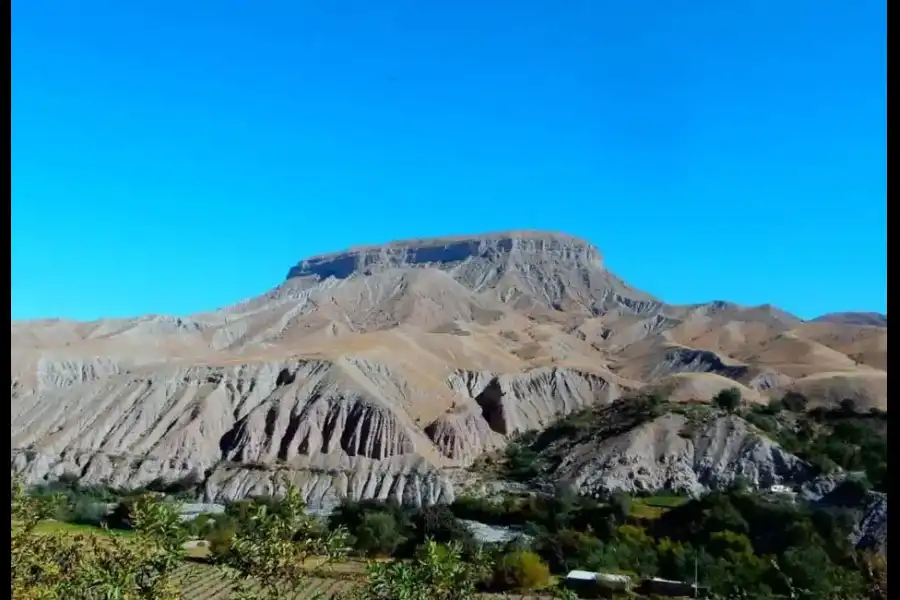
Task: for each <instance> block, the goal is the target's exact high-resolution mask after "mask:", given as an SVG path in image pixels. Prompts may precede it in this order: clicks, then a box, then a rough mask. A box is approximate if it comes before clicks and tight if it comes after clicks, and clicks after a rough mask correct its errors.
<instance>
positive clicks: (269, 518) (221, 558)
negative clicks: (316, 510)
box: [213, 481, 346, 600]
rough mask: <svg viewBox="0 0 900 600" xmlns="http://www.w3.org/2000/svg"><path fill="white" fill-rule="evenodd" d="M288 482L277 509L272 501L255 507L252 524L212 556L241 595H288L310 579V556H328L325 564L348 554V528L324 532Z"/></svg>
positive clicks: (247, 599) (246, 597)
mask: <svg viewBox="0 0 900 600" xmlns="http://www.w3.org/2000/svg"><path fill="white" fill-rule="evenodd" d="M284 483H285V487H286V488H287V490H286V493H285V497H284V499H283V500H282V501H281V502H280V503H279V505H278V508H273V507H272V506H270V505H269V504H268V503H264V504H263V503H261V504H257V505H254V506H253V507H251V508H250V510H249V515H248V518H249V523H250V526H249V527H246V528H242V529H240V530H239V531H238V532H237V533H236V534H235V535H234V537H232V538H231V540H230V543H229V544H228V546H227V547H225V548H224V549H222V550H220V551H219V552H218V553H216V554H214V556H213V559H214V562H215V563H216V564H217V565H218V566H219V567H220V568H221V569H222V570H223V571H224V572H225V574H226V576H228V577H230V578H231V579H232V580H233V581H234V582H235V586H236V595H237V597H238V598H239V599H240V600H250V599H253V598H259V597H260V596H258V595H257V594H256V593H255V592H254V589H256V588H261V589H263V590H264V591H265V593H266V594H267V595H268V596H269V597H270V598H280V597H284V596H287V595H289V593H290V592H292V591H295V590H296V589H297V588H298V587H299V586H300V585H301V584H302V582H303V581H304V580H306V579H307V578H308V576H309V573H310V564H309V563H310V561H311V560H312V559H316V560H318V559H319V558H324V559H325V563H323V564H327V563H328V562H330V561H332V560H334V559H337V558H339V557H341V556H343V555H345V553H346V533H345V532H344V531H343V530H342V529H340V528H338V529H336V530H334V531H332V532H330V533H328V534H327V535H322V534H321V531H320V530H319V528H318V527H317V526H316V523H315V521H314V519H313V517H310V516H309V515H307V514H306V513H305V511H304V504H303V500H302V499H301V497H300V492H299V490H298V489H297V488H296V487H295V486H293V485H292V484H290V482H288V481H285V482H284ZM317 566H322V565H321V564H317Z"/></svg>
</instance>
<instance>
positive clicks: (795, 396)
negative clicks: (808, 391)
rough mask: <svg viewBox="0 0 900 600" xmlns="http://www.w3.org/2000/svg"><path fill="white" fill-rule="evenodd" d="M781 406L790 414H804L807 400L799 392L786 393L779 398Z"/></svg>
mask: <svg viewBox="0 0 900 600" xmlns="http://www.w3.org/2000/svg"><path fill="white" fill-rule="evenodd" d="M781 405H782V406H784V408H786V409H787V410H789V411H791V412H795V413H805V412H806V408H807V407H808V406H809V400H808V399H807V398H806V396H804V395H803V394H801V393H800V392H795V391H788V392H785V394H784V397H782V398H781Z"/></svg>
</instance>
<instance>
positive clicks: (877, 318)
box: [813, 312, 887, 327]
mask: <svg viewBox="0 0 900 600" xmlns="http://www.w3.org/2000/svg"><path fill="white" fill-rule="evenodd" d="M813 322H814V323H841V324H844V325H868V326H871V327H887V315H885V314H882V313H877V312H838V313H828V314H827V315H822V316H820V317H816V318H815V319H813Z"/></svg>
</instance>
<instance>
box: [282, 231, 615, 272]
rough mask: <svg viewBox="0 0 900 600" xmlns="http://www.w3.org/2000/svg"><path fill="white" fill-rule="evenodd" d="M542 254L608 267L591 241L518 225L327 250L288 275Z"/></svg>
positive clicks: (443, 266)
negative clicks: (519, 228) (481, 232)
mask: <svg viewBox="0 0 900 600" xmlns="http://www.w3.org/2000/svg"><path fill="white" fill-rule="evenodd" d="M516 255H518V256H520V257H522V258H523V259H527V258H528V257H541V258H542V259H543V260H545V261H546V260H552V261H558V262H560V263H567V264H572V265H588V264H589V265H590V266H593V267H594V268H598V269H602V268H603V259H602V257H601V255H600V252H599V251H598V250H597V249H596V248H595V247H594V246H593V245H591V244H590V243H589V242H587V241H585V240H583V239H580V238H577V237H574V236H570V235H566V234H563V233H554V232H546V231H513V232H502V233H489V234H484V235H471V236H454V237H442V238H430V239H417V240H401V241H396V242H390V243H387V244H382V245H379V246H361V247H357V248H352V249H350V250H346V251H343V252H335V253H331V254H322V255H319V256H314V257H311V258H308V259H306V260H303V261H301V262H300V263H299V264H297V265H296V266H294V267H292V268H291V269H290V271H288V275H287V279H293V278H295V277H316V278H318V279H327V278H328V277H334V278H335V279H345V278H347V277H350V276H351V275H353V274H354V273H363V274H366V273H374V272H377V271H382V270H385V269H391V268H402V267H406V268H408V267H423V268H425V267H430V268H437V269H442V270H449V269H452V268H453V267H455V266H457V265H459V264H461V263H463V262H465V261H467V260H470V259H476V258H477V259H481V260H487V261H489V262H492V263H494V262H496V263H497V264H498V266H499V265H501V264H507V263H508V259H509V258H510V257H512V256H516Z"/></svg>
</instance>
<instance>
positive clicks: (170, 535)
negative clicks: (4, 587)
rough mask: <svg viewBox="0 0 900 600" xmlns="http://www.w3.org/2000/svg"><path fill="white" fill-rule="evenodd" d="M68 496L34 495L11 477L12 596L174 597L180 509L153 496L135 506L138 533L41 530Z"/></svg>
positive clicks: (181, 535)
mask: <svg viewBox="0 0 900 600" xmlns="http://www.w3.org/2000/svg"><path fill="white" fill-rule="evenodd" d="M62 502H64V499H63V498H62V497H59V496H57V497H44V498H32V497H29V496H28V494H27V493H26V491H25V488H24V486H23V485H22V484H21V482H19V481H13V485H12V501H11V516H12V523H11V535H10V538H11V543H10V554H11V566H10V587H11V589H10V591H11V597H12V598H13V599H14V600H63V599H68V598H79V599H81V600H108V599H111V598H116V599H118V600H175V599H176V598H178V597H179V593H178V588H177V586H176V582H175V579H174V573H175V570H176V569H177V568H178V567H179V566H180V565H181V564H182V561H183V558H184V554H183V550H182V548H183V543H184V541H185V531H184V528H183V527H182V526H181V522H180V519H179V513H178V507H177V505H175V504H173V503H163V502H160V501H159V499H158V498H157V497H155V496H153V495H142V496H140V497H138V498H135V499H134V501H133V502H132V504H131V519H132V522H133V525H134V535H133V536H127V537H126V536H111V535H103V534H79V535H72V534H70V533H66V532H42V533H38V532H37V526H38V525H39V524H40V523H41V521H42V520H44V519H46V518H48V517H49V516H50V515H53V514H55V511H57V510H59V504H60V503H62Z"/></svg>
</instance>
